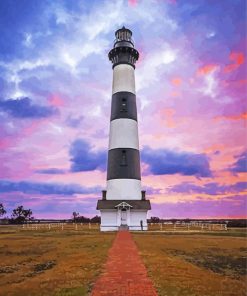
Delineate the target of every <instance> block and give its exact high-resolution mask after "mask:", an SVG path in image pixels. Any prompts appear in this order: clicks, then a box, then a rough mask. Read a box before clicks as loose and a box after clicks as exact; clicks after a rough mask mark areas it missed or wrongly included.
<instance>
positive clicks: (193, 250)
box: [0, 224, 247, 296]
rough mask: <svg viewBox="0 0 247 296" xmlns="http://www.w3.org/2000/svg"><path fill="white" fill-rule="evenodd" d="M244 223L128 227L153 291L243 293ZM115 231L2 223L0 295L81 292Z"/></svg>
mask: <svg viewBox="0 0 247 296" xmlns="http://www.w3.org/2000/svg"><path fill="white" fill-rule="evenodd" d="M245 236H246V231H245V229H228V231H218V232H217V231H214V232H209V231H203V232H193V231H192V232H190V231H187V230H184V231H181V230H179V229H177V230H176V231H173V232H172V230H167V231H166V232H164V233H161V232H153V231H150V232H143V233H133V237H134V240H135V241H136V243H137V245H138V248H139V251H140V255H141V256H142V258H143V261H144V263H145V265H146V267H147V269H148V272H149V276H150V277H151V278H152V280H153V282H154V284H155V287H156V289H157V291H158V293H159V296H164V295H167V296H175V295H179V296H185V295H186V296H197V295H198V296H199V295H200V296H217V295H221V296H224V295H227V296H230V295H231V296H235V295H236V296H242V295H246V292H245V291H246V285H245V280H246V255H247V251H246V238H245ZM114 237H115V233H100V232H99V231H98V226H97V225H88V224H86V225H80V224H78V225H76V224H70V225H65V226H64V227H63V228H62V226H61V225H50V226H49V225H38V226H37V225H36V226H29V227H26V226H25V228H22V227H21V226H1V227H0V295H4V296H10V295H11V296H22V295H28V296H32V295H37V296H40V295H45V296H50V295H51V296H84V295H88V294H89V291H91V289H92V285H93V283H94V282H95V280H96V278H97V276H98V275H99V274H100V272H101V271H102V270H103V263H104V262H105V261H106V259H107V253H108V250H109V248H110V246H111V245H112V242H113V239H114Z"/></svg>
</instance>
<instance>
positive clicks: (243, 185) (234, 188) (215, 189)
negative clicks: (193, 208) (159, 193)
mask: <svg viewBox="0 0 247 296" xmlns="http://www.w3.org/2000/svg"><path fill="white" fill-rule="evenodd" d="M246 189H247V182H237V183H235V184H232V185H220V184H218V183H207V184H205V185H203V186H198V185H195V184H192V183H188V182H183V183H181V184H178V185H175V186H173V187H170V188H169V189H168V191H169V192H176V193H204V194H209V195H218V194H227V193H238V192H240V191H243V190H246Z"/></svg>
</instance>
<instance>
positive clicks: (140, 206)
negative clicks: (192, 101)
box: [97, 27, 151, 231]
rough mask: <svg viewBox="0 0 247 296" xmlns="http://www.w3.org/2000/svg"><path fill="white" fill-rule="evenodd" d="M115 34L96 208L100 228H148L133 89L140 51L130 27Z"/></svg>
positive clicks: (104, 229) (146, 203) (109, 229)
mask: <svg viewBox="0 0 247 296" xmlns="http://www.w3.org/2000/svg"><path fill="white" fill-rule="evenodd" d="M115 36H116V39H115V41H114V47H113V49H112V50H111V51H110V52H109V54H108V56H109V60H110V61H111V62H112V68H113V83H112V102H111V121H110V138H109V150H108V166H107V187H106V190H104V191H102V199H101V200H98V204H97V209H98V210H100V213H101V230H102V231H112V230H118V229H119V228H128V229H130V230H147V211H148V210H150V208H151V207H150V201H149V200H146V198H145V191H142V190H141V171H140V152H139V139H138V122H137V108H136V92H135V62H136V61H137V60H138V57H139V53H138V51H137V50H136V49H135V48H134V42H133V40H132V32H131V31H130V30H129V29H126V28H125V27H123V28H122V29H119V30H117V31H116V32H115Z"/></svg>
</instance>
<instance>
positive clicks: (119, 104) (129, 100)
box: [111, 91, 137, 121]
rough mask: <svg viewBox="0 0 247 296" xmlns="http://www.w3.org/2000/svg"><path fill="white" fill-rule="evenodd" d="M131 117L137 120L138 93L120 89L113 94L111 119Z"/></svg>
mask: <svg viewBox="0 0 247 296" xmlns="http://www.w3.org/2000/svg"><path fill="white" fill-rule="evenodd" d="M118 118H129V119H134V120H136V121H137V110H136V95H135V94H133V93H131V92H128V91H120V92H117V93H115V94H113V95H112V102H111V120H114V119H118Z"/></svg>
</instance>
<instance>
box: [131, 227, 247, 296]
mask: <svg viewBox="0 0 247 296" xmlns="http://www.w3.org/2000/svg"><path fill="white" fill-rule="evenodd" d="M229 234H230V235H229ZM232 235H233V236H231V232H228V236H225V234H223V233H222V235H221V236H220V235H217V234H216V233H214V234H213V235H211V234H209V233H208V234H207V235H205V234H204V235H202V234H196V233H194V234H189V233H187V234H179V235H177V234H167V233H165V234H164V233H163V234H161V233H157V234H155V235H154V234H153V233H145V234H143V233H140V234H134V239H135V241H136V243H137V245H138V247H139V250H140V254H141V256H142V258H143V260H144V263H145V265H146V267H147V269H148V272H149V276H150V277H151V278H152V279H153V282H154V284H155V286H156V289H157V291H158V293H159V295H160V296H165V295H167V296H175V295H179V296H197V295H198V296H218V295H221V296H222V295H224V296H225V295H227V296H228V295H229V296H230V295H231V296H234V295H236V296H242V295H243V296H244V295H246V288H247V286H246V262H247V261H246V255H247V251H246V239H245V238H244V237H241V236H242V235H243V232H241V231H240V232H239V235H240V237H236V232H232Z"/></svg>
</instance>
